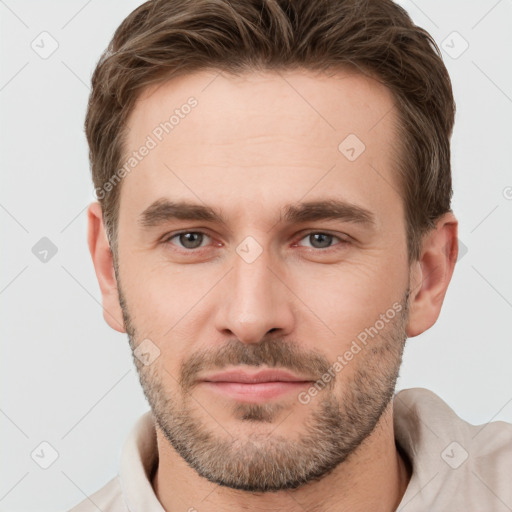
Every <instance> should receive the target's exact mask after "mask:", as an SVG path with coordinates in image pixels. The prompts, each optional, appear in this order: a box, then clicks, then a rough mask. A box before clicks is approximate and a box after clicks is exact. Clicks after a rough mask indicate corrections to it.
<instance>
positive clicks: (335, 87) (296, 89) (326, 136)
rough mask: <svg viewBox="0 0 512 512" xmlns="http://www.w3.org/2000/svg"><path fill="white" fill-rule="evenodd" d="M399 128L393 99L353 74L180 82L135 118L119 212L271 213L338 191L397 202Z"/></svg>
mask: <svg viewBox="0 0 512 512" xmlns="http://www.w3.org/2000/svg"><path fill="white" fill-rule="evenodd" d="M395 121H396V110H395V107H394V99H393V96H392V94H391V92H390V91H389V90H388V89H387V88H386V87H384V86H383V85H382V84H379V83H378V82H377V81H376V80H374V79H372V78H369V77H366V76H364V75H362V74H359V73H354V72H352V71H349V70H346V71H337V72H336V73H334V74H331V75H326V74H319V73H313V72H310V71H305V70H296V71H288V72H247V73H244V74H242V75H240V76H233V75H229V74H225V73H221V72H219V71H201V72H197V73H193V74H190V75H183V76H181V77H179V78H174V79H172V80H170V81H168V82H165V83H163V84H159V85H157V86H152V87H150V88H148V89H146V90H145V91H144V92H143V94H142V95H141V96H140V98H139V99H138V101H137V102H136V104H135V107H134V109H133V111H132V113H131V115H130V117H129V119H128V122H127V128H128V132H127V138H126V143H125V148H124V149H125V162H127V161H128V159H131V163H132V164H133V165H132V166H128V165H127V166H126V169H127V171H128V172H127V173H126V177H125V178H124V180H123V187H122V189H123V191H122V193H121V210H122V205H123V202H124V203H125V204H127V203H129V205H130V208H132V209H136V210H138V211H139V212H140V211H142V210H143V209H144V208H146V207H147V206H148V204H149V203H150V202H151V201H154V200H155V199H157V198H158V197H162V196H172V197H177V196H180V197H181V196H187V198H190V199H195V200H196V201H197V199H201V200H202V201H203V202H205V201H206V202H208V203H209V204H219V201H220V202H224V203H226V202H232V201H234V200H236V201H239V202H240V206H243V204H244V203H245V204H246V205H247V204H248V203H247V201H255V202H258V201H261V200H262V198H266V199H265V200H268V201H269V206H270V201H271V200H272V199H273V200H274V201H278V200H279V198H280V197H282V195H283V194H287V195H290V194H292V193H293V194H295V195H296V196H297V197H295V198H294V199H299V197H300V196H302V195H304V194H306V193H308V190H310V191H311V192H312V193H313V195H314V192H315V190H316V191H320V190H321V189H322V187H323V189H324V191H325V190H331V191H332V190H333V189H332V184H336V185H337V186H343V187H344V190H345V191H346V193H347V194H348V195H349V196H351V197H347V198H346V199H349V200H352V201H355V202H357V201H359V202H362V203H365V202H366V203H367V204H368V203H370V202H372V201H374V202H375V201H377V202H378V201H380V200H382V199H383V197H385V196H386V194H384V196H383V194H382V190H381V191H379V190H378V187H377V185H378V184H379V183H378V182H380V186H382V185H383V184H384V182H386V181H388V182H389V183H388V185H387V186H388V188H389V187H390V186H391V188H394V190H389V191H387V194H388V196H389V195H391V196H395V197H394V199H395V200H396V193H397V188H398V187H397V185H396V184H395V181H396V180H395V176H394V173H393V172H392V170H393V168H394V167H395V166H396V165H395V161H394V155H395V152H394V151H393V148H394V147H396V145H397V144H396V140H395V137H396V136H395ZM144 148H147V149H144ZM141 153H144V154H143V155H141ZM330 170H331V171H333V172H329V171H330ZM379 175H380V176H379ZM322 176H325V178H322ZM315 183H316V185H315ZM362 183H363V184H364V183H366V186H364V187H361V184H362ZM313 188H314V189H315V190H313ZM340 190H341V189H340ZM209 199H211V200H212V201H209ZM215 199H217V201H216V200H215ZM260 208H261V203H260Z"/></svg>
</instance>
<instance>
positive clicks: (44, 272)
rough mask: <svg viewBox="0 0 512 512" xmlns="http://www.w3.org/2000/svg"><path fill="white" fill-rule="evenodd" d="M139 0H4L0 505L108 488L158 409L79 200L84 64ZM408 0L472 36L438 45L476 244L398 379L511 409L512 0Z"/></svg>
mask: <svg viewBox="0 0 512 512" xmlns="http://www.w3.org/2000/svg"><path fill="white" fill-rule="evenodd" d="M139 3H140V2H138V1H133V0H131V1H126V0H123V1H120V0H119V1H115V2H114V1H102V2H100V1H98V0H92V1H91V0H89V1H84V0H72V1H70V0H68V1H66V2H64V1H61V2H57V1H46V2H42V1H40V0H39V1H19V0H18V1H15V0H5V1H0V30H1V32H0V33H1V49H0V51H1V64H2V65H1V70H0V108H1V118H0V123H1V124H0V130H1V132H0V149H1V157H2V158H1V163H0V165H1V177H2V183H1V188H0V223H1V230H2V231H1V233H2V244H1V248H2V250H1V265H0V312H1V315H2V316H1V318H2V322H1V343H2V347H1V350H2V356H1V359H0V361H1V367H0V379H1V390H2V394H1V403H0V428H1V434H2V435H1V443H2V464H1V474H0V510H1V511H16V512H20V511H23V512H28V511H38V512H44V511H56V510H67V509H68V508H70V507H71V506H73V505H74V504H76V503H78V502H79V501H81V500H82V499H84V497H85V495H88V494H91V493H92V492H94V491H96V490H97V489H99V488H100V487H101V486H103V485H104V484H105V483H106V482H107V481H108V480H110V479H111V478H112V477H113V476H114V475H115V474H116V473H117V470H118V464H119V455H120V450H121V446H122V443H123V441H124V439H125V437H126V435H127V433H128V431H129V430H130V429H131V427H132V425H133V423H134V421H135V420H136V418H138V416H139V415H140V414H142V413H143V412H144V411H146V410H147V409H148V408H149V406H148V405H147V403H146V402H145V399H144V397H143V394H142V391H141V389H140V385H139V383H138V378H137V374H136V371H135V367H134V366H133V363H132V360H131V355H130V351H129V346H128V342H127V337H126V335H121V334H118V333H116V332H114V331H112V330H111V329H110V328H109V327H108V326H107V325H106V324H105V323H104V321H103V318H102V312H101V306H100V303H101V296H100V292H99V287H98V284H97V281H96V278H95V275H94V271H93V266H92V263H91V261H90V256H89V253H88V249H87V245H86V215H85V209H86V207H87V205H88V204H89V202H91V201H92V200H93V197H92V188H93V187H92V183H91V181H90V175H89V169H88V159H87V151H88V150H87V146H86V141H85V135H84V133H83V121H84V115H85V108H86V102H87V98H88V94H89V85H88V84H89V81H90V76H91V73H92V71H93V69H94V66H95V63H96V61H97V59H98V58H99V56H100V54H101V52H102V50H103V49H104V48H105V47H106V46H107V43H108V42H109V40H110V38H111V36H112V34H113V31H114V30H115V28H116V27H117V26H118V25H119V23H120V22H121V21H122V19H123V18H124V17H125V16H126V15H127V14H128V13H129V12H131V11H132V10H133V9H134V8H135V7H136V6H137V5H138V4H139ZM401 5H403V6H404V7H405V8H406V9H407V10H408V11H409V13H410V14H411V16H412V17H413V19H414V21H415V22H416V23H417V24H419V25H420V26H422V27H424V28H426V29H427V30H428V31H429V32H430V33H431V34H432V35H433V36H434V38H435V39H436V41H437V42H438V44H439V45H440V46H442V45H443V41H446V42H445V45H446V44H449V45H450V46H452V47H453V48H452V49H451V50H450V52H451V53H452V54H454V52H458V51H460V50H461V49H462V48H463V46H461V45H462V44H463V41H462V40H461V39H460V38H458V36H453V35H451V34H452V32H453V31H457V32H458V33H459V34H460V35H461V36H462V37H463V38H464V40H466V41H467V43H468V44H469V48H468V49H467V51H465V52H464V53H463V54H462V55H460V57H458V58H456V59H454V58H452V57H450V56H449V55H448V54H447V53H446V52H445V51H443V57H444V59H445V62H446V65H447V67H448V69H449V72H450V74H451V77H452V80H453V86H454V92H455V97H456V101H457V108H458V112H457V119H456V126H455V132H454V136H453V146H452V148H453V149H452V151H453V158H452V163H453V176H454V189H455V194H454V201H453V208H454V211H455V213H456V215H457V217H458V219H459V221H460V231H459V238H460V240H461V241H462V243H463V244H464V246H465V247H467V253H466V254H465V255H463V257H462V258H461V259H460V261H459V262H458V264H457V268H456V270H455V274H454V277H453V280H452V284H451V286H450V288H449V290H448V294H447V297H446V300H445V304H444V307H443V311H442V313H441V316H440V318H439V321H438V322H437V324H436V325H435V326H434V327H433V328H431V329H430V330H429V331H428V332H426V333H424V334H422V335H421V336H419V337H417V338H412V339H409V340H408V343H407V347H406V353H405V360H404V365H403V368H402V371H401V377H400V381H399V386H398V387H399V388H400V389H401V388H409V387H426V388H429V389H431V390H433V391H434V392H436V393H437V394H439V395H440V396H441V397H442V398H443V399H444V400H445V401H446V402H447V403H448V404H449V405H450V406H451V407H453V408H454V410H455V411H456V412H457V413H458V414H459V415H460V416H462V417H463V418H464V419H466V420H468V421H470V422H471V423H475V424H480V423H486V422H488V421H489V420H491V419H493V420H505V421H509V422H512V372H511V368H510V367H511V361H512V336H511V327H512V321H511V319H512V271H511V269H510V262H511V261H512V242H511V235H512V200H511V199H512V189H511V188H510V187H512V169H511V164H512V137H511V135H512V130H511V127H510V122H511V118H512V66H511V64H512V62H511V57H510V48H512V31H511V30H510V26H511V22H512V1H511V0H501V1H496V0H481V1H478V2H468V1H467V0H466V1H464V0H456V1H455V0H452V1H450V2H445V1H443V0H435V1H433V0H428V1H427V0H421V1H420V0H416V1H415V2H413V1H411V0H403V1H402V2H401ZM43 31H47V32H49V33H50V34H51V36H52V37H53V38H54V39H55V40H56V41H57V42H58V45H59V46H58V48H57V50H56V51H55V52H54V53H53V54H52V55H51V56H50V57H49V58H47V59H42V58H41V57H40V56H39V55H38V54H37V53H36V52H35V51H34V50H33V49H32V48H31V43H32V41H33V40H34V39H36V38H37V37H38V36H39V34H40V33H41V32H43ZM46 48H48V46H46ZM507 187H509V188H507ZM507 192H508V194H507ZM42 237H48V238H49V239H50V240H51V241H52V242H53V243H54V244H55V246H56V247H57V249H58V252H57V254H56V255H55V256H54V257H53V258H51V259H50V260H49V261H48V262H47V263H42V262H41V261H39V259H37V258H36V257H35V256H34V254H33V253H32V247H33V246H34V245H35V244H36V243H37V242H38V241H39V240H40V239H41V238H42ZM42 441H47V442H49V443H50V444H51V445H52V446H53V447H54V449H55V450H56V451H57V452H58V458H57V460H56V461H55V463H54V464H52V465H51V466H50V467H49V468H48V469H42V468H41V467H39V465H37V464H36V463H35V462H34V460H32V458H31V453H32V452H33V450H34V449H36V448H37V447H38V446H39V445H40V443H41V442H42ZM47 453H48V451H47Z"/></svg>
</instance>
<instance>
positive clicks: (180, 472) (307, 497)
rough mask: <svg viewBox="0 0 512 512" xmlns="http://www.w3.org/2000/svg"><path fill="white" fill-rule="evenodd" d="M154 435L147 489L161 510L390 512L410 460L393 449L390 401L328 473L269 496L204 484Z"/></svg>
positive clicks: (403, 485) (405, 482) (407, 475)
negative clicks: (368, 431) (155, 455)
mask: <svg viewBox="0 0 512 512" xmlns="http://www.w3.org/2000/svg"><path fill="white" fill-rule="evenodd" d="M156 432H157V443H158V453H159V462H158V468H157V470H156V472H155V474H154V476H153V479H152V485H153V488H154V491H155V494H156V496H157V498H158V500H159V501H160V503H161V504H162V506H163V508H164V509H165V510H166V511H171V510H191V511H192V510H196V509H197V510H200V511H201V512H224V511H226V512H227V511H234V510H235V511H236V510H244V511H260V510H268V511H277V510H287V511H290V512H303V511H304V510H308V511H311V512H324V511H325V512H326V511H328V510H329V511H332V510H346V511H351V512H358V511H361V512H362V511H367V510H375V511H379V512H388V511H389V512H392V511H394V510H396V508H397V507H398V505H399V503H400V501H401V499H402V497H403V495H404V493H405V490H406V488H407V485H408V483H409V479H410V476H411V468H410V464H409V461H407V460H404V458H403V457H402V455H401V454H400V453H399V452H398V451H397V448H396V444H395V439H394V431H393V412H392V403H390V405H389V407H388V409H387V410H386V411H385V413H384V414H383V415H382V417H381V418H380V420H379V422H378V423H377V425H376V427H375V429H374V431H373V432H372V434H371V435H370V436H369V437H368V438H367V439H366V440H365V441H364V442H363V443H362V444H361V445H360V446H359V447H358V448H357V449H356V450H355V451H354V452H353V453H352V454H351V456H350V457H348V459H347V460H345V461H344V462H343V463H341V464H339V465H338V466H337V467H336V468H335V469H334V470H333V471H331V472H330V473H329V474H327V475H326V476H324V477H323V478H322V479H321V480H318V481H315V482H311V483H308V484H306V485H303V486H301V487H299V488H297V489H292V490H284V491H278V492H272V493H263V494H262V493H250V492H246V491H240V490H234V489H230V488H227V487H222V486H219V485H217V484H214V483H211V482H209V481H208V480H206V479H204V478H202V477H200V476H199V475H198V474H197V473H196V472H195V471H194V470H193V469H192V468H191V467H190V466H188V465H187V463H186V462H185V461H184V460H183V459H182V458H181V457H180V455H179V454H178V453H176V451H175V450H174V448H173V447H172V446H171V445H170V444H169V442H168V441H167V440H166V439H165V437H164V436H163V434H162V432H161V431H160V429H159V428H158V427H157V431H156Z"/></svg>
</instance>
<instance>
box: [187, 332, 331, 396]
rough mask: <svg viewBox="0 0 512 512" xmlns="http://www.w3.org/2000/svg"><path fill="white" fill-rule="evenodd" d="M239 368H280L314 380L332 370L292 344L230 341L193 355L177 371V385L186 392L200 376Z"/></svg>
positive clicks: (320, 357) (315, 355) (312, 353)
mask: <svg viewBox="0 0 512 512" xmlns="http://www.w3.org/2000/svg"><path fill="white" fill-rule="evenodd" d="M239 365H248V366H255V367H259V366H265V367H269V368H279V369H283V370H290V371H292V372H295V373H299V374H307V375H314V376H317V379H321V378H322V375H324V374H325V373H327V371H328V370H329V368H330V366H331V365H330V363H329V361H328V360H327V359H326V358H325V357H324V356H323V355H322V354H321V353H319V352H316V351H314V350H309V351H307V352H304V351H302V350H301V349H300V348H299V347H298V346H297V344H296V343H294V342H292V341H288V342H285V341H283V340H280V339H275V338H274V339H270V338H269V339H264V340H262V341H261V342H259V343H255V344H250V345H248V344H246V343H242V342H241V341H239V340H236V339H232V340H229V341H228V342H227V343H226V344H225V345H223V346H222V347H220V348H219V349H211V348H210V349H207V350H204V351H202V352H198V353H195V354H194V355H192V356H191V357H190V358H188V359H187V360H186V361H184V362H183V363H182V364H181V367H180V378H179V384H180V385H181V387H182V388H183V390H185V391H189V390H190V389H191V388H192V387H193V386H194V384H195V383H196V382H197V376H198V375H199V374H200V373H202V372H204V371H206V370H208V371H210V370H221V369H223V368H225V367H227V366H239ZM317 379H315V380H317Z"/></svg>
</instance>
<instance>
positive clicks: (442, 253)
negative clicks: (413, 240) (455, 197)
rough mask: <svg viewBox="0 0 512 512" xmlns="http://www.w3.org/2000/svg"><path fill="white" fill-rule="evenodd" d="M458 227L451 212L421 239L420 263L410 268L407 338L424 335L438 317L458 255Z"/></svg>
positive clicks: (440, 219) (415, 263) (417, 262)
mask: <svg viewBox="0 0 512 512" xmlns="http://www.w3.org/2000/svg"><path fill="white" fill-rule="evenodd" d="M457 226H458V222H457V219H456V218H455V216H454V215H453V213H451V212H448V213H446V214H444V215H443V216H442V217H441V218H439V219H438V221H437V222H436V227H435V228H434V229H433V230H432V231H430V232H429V233H427V234H426V235H425V236H424V238H423V241H422V248H421V256H420V259H419V260H418V261H416V262H414V263H413V264H412V265H411V274H410V280H409V282H410V297H409V321H408V323H407V329H406V332H407V336H408V337H413V336H417V335H418V334H421V333H422V332H424V331H426V330H427V329H429V328H430V327H432V326H433V325H434V324H435V322H436V321H437V318H438V317H439V313H440V312H441V306H442V305H443V301H444V296H445V294H446V290H447V288H448V285H449V284H450V280H451V278H452V274H453V270H454V268H455V263H456V261H457V255H458V251H459V247H458V239H457Z"/></svg>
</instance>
